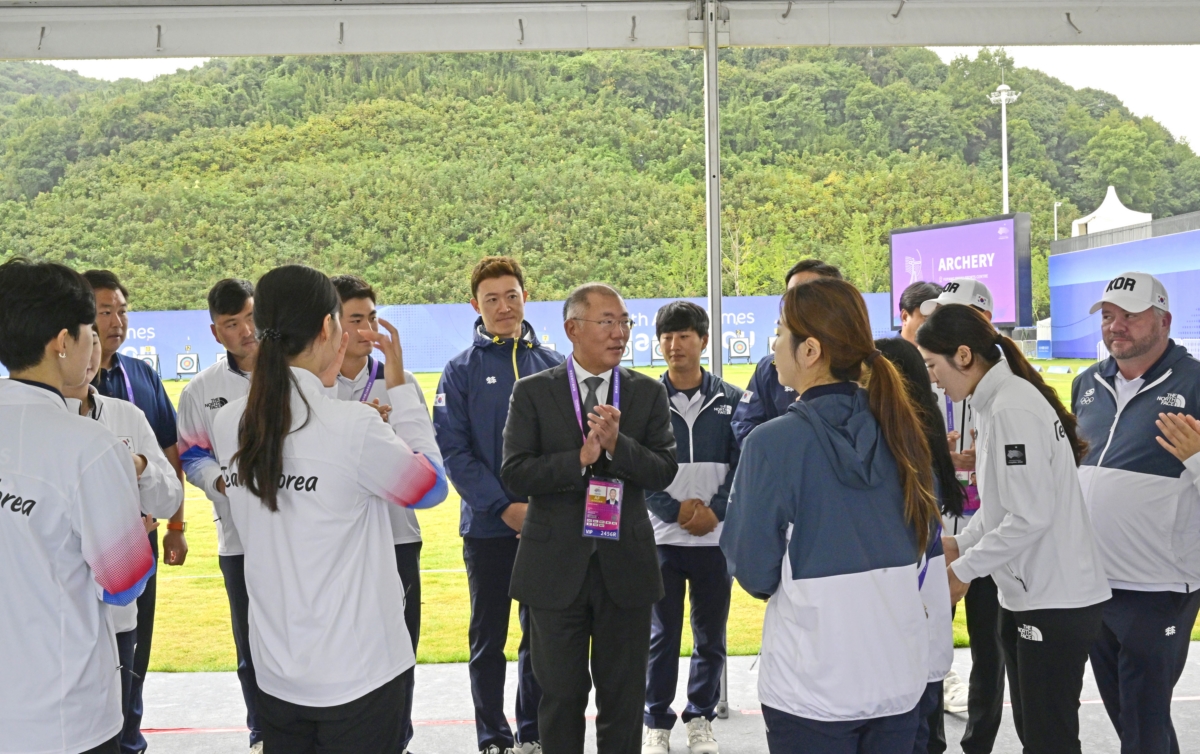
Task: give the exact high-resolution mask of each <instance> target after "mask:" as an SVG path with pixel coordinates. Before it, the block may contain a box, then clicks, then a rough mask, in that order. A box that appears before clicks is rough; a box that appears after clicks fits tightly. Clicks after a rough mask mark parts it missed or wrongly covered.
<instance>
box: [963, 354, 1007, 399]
mask: <svg viewBox="0 0 1200 754" xmlns="http://www.w3.org/2000/svg"><path fill="white" fill-rule="evenodd" d="M1012 376H1013V370H1012V367H1010V366H1009V365H1008V362H1007V361H1005V360H1004V359H1000V360H999V361H997V362H996V366H994V367H992V368H991V369H989V370H988V373H987V374H985V375H984V376H983V379H982V380H980V381H979V384H978V385H976V386H975V392H973V393H971V395H970V396H969V397H970V399H971V406H972V407H974V408H976V409H982V408H984V407H985V406H987V405H988V404H989V403H991V401H992V399H993V398H995V397H996V393H998V392H999V391H1000V386H1001V385H1002V384H1004V382H1005V381H1006V380H1007V379H1008V378H1009V377H1012Z"/></svg>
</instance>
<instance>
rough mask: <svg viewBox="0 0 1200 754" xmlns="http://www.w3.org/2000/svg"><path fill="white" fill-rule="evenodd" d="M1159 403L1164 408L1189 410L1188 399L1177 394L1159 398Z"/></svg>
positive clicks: (1168, 394)
mask: <svg viewBox="0 0 1200 754" xmlns="http://www.w3.org/2000/svg"><path fill="white" fill-rule="evenodd" d="M1158 402H1159V403H1160V404H1162V405H1164V406H1170V407H1171V408H1187V398H1184V397H1183V396H1182V395H1176V394H1175V393H1167V394H1166V395H1160V396H1158Z"/></svg>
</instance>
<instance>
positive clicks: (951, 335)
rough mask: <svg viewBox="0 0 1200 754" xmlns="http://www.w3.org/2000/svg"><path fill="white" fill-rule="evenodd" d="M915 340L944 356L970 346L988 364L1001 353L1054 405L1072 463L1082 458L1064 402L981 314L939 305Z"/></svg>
mask: <svg viewBox="0 0 1200 754" xmlns="http://www.w3.org/2000/svg"><path fill="white" fill-rule="evenodd" d="M917 344H918V345H920V346H921V348H924V349H925V350H926V351H930V352H932V353H936V354H940V355H942V356H946V357H950V356H953V355H954V354H956V353H958V348H959V346H966V347H967V348H969V349H971V357H972V359H976V358H977V359H981V360H982V361H983V363H985V364H987V365H988V367H989V368H991V367H993V366H995V365H996V364H997V363H999V361H1000V357H1001V354H1003V356H1004V360H1005V361H1007V362H1008V366H1009V368H1010V369H1012V372H1013V374H1015V375H1017V376H1018V377H1020V378H1021V379H1023V380H1025V381H1026V382H1028V383H1029V384H1031V385H1033V386H1034V387H1035V388H1037V391H1038V392H1039V393H1041V394H1042V397H1043V398H1045V399H1046V402H1047V403H1049V404H1050V407H1051V408H1053V409H1054V413H1056V414H1058V421H1059V422H1060V423H1061V424H1062V428H1063V431H1064V432H1066V435H1067V441H1068V442H1069V443H1071V451H1072V452H1073V453H1074V454H1075V465H1076V466H1078V465H1079V462H1080V461H1082V460H1083V457H1084V455H1085V454H1086V453H1087V447H1088V445H1087V442H1086V441H1085V440H1083V439H1082V438H1080V437H1079V432H1078V431H1077V429H1076V426H1075V415H1074V414H1072V413H1071V412H1070V411H1067V408H1066V406H1064V405H1063V403H1062V401H1061V400H1059V397H1058V393H1057V392H1055V391H1054V388H1052V387H1050V386H1049V385H1047V384H1046V381H1045V380H1043V379H1042V375H1040V374H1038V372H1037V370H1035V369H1034V368H1033V365H1032V364H1030V363H1029V361H1028V360H1027V359H1026V358H1025V354H1023V353H1021V349H1020V348H1018V347H1017V344H1016V343H1014V342H1012V339H1010V338H1007V337H1005V336H1004V335H1002V334H1001V333H999V332H997V331H996V328H995V327H993V326H992V323H991V322H989V321H988V319H987V317H985V316H983V314H981V313H980V312H978V311H976V310H975V309H973V308H972V307H969V306H963V305H962V304H947V305H945V306H939V307H938V309H937V311H935V312H934V313H933V314H931V315H929V318H928V319H926V320H925V324H923V325H921V328H920V329H919V330H917Z"/></svg>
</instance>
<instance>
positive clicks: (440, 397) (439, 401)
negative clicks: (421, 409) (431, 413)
mask: <svg viewBox="0 0 1200 754" xmlns="http://www.w3.org/2000/svg"><path fill="white" fill-rule="evenodd" d="M433 405H434V408H436V407H438V406H445V405H446V394H445V393H438V394H437V395H435V396H434V397H433Z"/></svg>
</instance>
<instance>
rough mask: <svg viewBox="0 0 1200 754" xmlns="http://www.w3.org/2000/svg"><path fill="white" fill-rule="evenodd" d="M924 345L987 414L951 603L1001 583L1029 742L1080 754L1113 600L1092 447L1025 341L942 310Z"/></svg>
mask: <svg viewBox="0 0 1200 754" xmlns="http://www.w3.org/2000/svg"><path fill="white" fill-rule="evenodd" d="M917 345H918V346H919V347H920V349H921V355H922V356H923V357H924V359H925V364H926V366H927V367H928V368H929V374H930V376H931V377H932V378H933V380H934V381H935V382H937V384H938V385H939V386H940V387H941V388H942V389H943V390H945V391H946V395H947V396H949V397H950V399H951V400H954V401H961V400H964V399H965V398H966V397H967V396H970V397H971V406H972V408H973V410H974V412H975V419H976V425H975V426H976V431H977V437H976V442H975V447H976V453H977V455H976V462H975V469H976V479H977V482H978V487H979V499H980V507H979V512H978V513H976V514H975V515H974V516H973V517H972V518H971V523H970V524H968V525H967V528H966V529H965V530H964V531H963V532H961V533H960V534H957V535H955V536H952V537H945V538H944V539H943V545H944V549H945V552H946V562H947V564H948V566H947V578H948V580H949V582H950V593H951V598H952V599H953V600H954V601H955V602H957V601H958V600H959V599H961V598H962V596H963V595H964V594H965V593H966V591H967V587H968V585H969V584H970V582H971V581H972V580H973V579H976V578H979V577H981V576H988V575H990V576H991V577H992V579H993V580H994V581H995V583H996V588H997V591H998V592H999V600H1000V626H999V630H1000V642H1001V646H1002V648H1003V650H1004V655H1005V665H1006V667H1007V669H1008V679H1009V696H1010V697H1011V700H1012V709H1013V722H1014V723H1015V725H1016V728H1017V735H1018V736H1020V738H1021V742H1022V744H1023V745H1024V749H1025V751H1026V752H1029V753H1030V754H1072V753H1077V752H1079V751H1080V743H1079V692H1080V690H1081V689H1082V687H1083V671H1084V664H1085V663H1086V662H1087V657H1088V650H1089V649H1090V648H1091V645H1092V642H1093V640H1094V639H1095V638H1096V636H1097V635H1098V633H1099V630H1100V622H1101V604H1102V603H1103V602H1105V601H1106V600H1108V599H1109V597H1110V596H1111V592H1110V591H1109V588H1108V581H1107V578H1106V577H1105V573H1104V568H1103V566H1102V565H1101V560H1100V551H1099V549H1098V548H1097V546H1096V543H1095V539H1094V536H1093V533H1092V525H1091V521H1090V520H1089V519H1088V515H1087V511H1086V509H1085V507H1084V501H1083V493H1082V492H1081V490H1080V487H1079V477H1078V475H1077V472H1076V466H1077V464H1078V463H1079V459H1080V458H1082V457H1083V454H1084V452H1085V451H1086V449H1087V444H1086V443H1084V442H1083V441H1082V440H1081V439H1080V438H1079V436H1078V435H1077V433H1076V431H1075V417H1074V416H1072V415H1071V414H1069V413H1068V412H1067V410H1066V408H1064V407H1063V404H1062V402H1061V401H1060V400H1059V399H1058V396H1057V394H1056V393H1055V392H1054V390H1053V389H1052V388H1051V387H1050V386H1049V385H1047V384H1046V383H1045V382H1044V381H1043V380H1042V378H1041V376H1040V375H1038V373H1037V372H1036V371H1035V370H1034V369H1033V367H1032V366H1031V365H1030V364H1029V362H1028V361H1026V359H1025V357H1024V356H1023V355H1022V354H1021V350H1020V349H1019V348H1018V347H1017V346H1016V344H1015V343H1013V342H1012V341H1011V340H1010V339H1008V338H1006V337H1004V336H1003V335H1001V334H1000V333H997V332H996V330H995V329H994V328H993V327H992V324H991V323H990V322H988V320H987V319H986V318H985V317H984V316H983V315H981V314H980V313H978V312H976V311H974V310H973V309H971V308H970V307H968V306H963V305H960V304H955V305H949V306H942V307H940V308H939V309H938V310H937V311H936V312H934V313H933V314H932V315H931V316H930V317H929V319H927V320H926V322H925V324H924V325H922V326H921V328H920V329H919V330H918V331H917Z"/></svg>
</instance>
